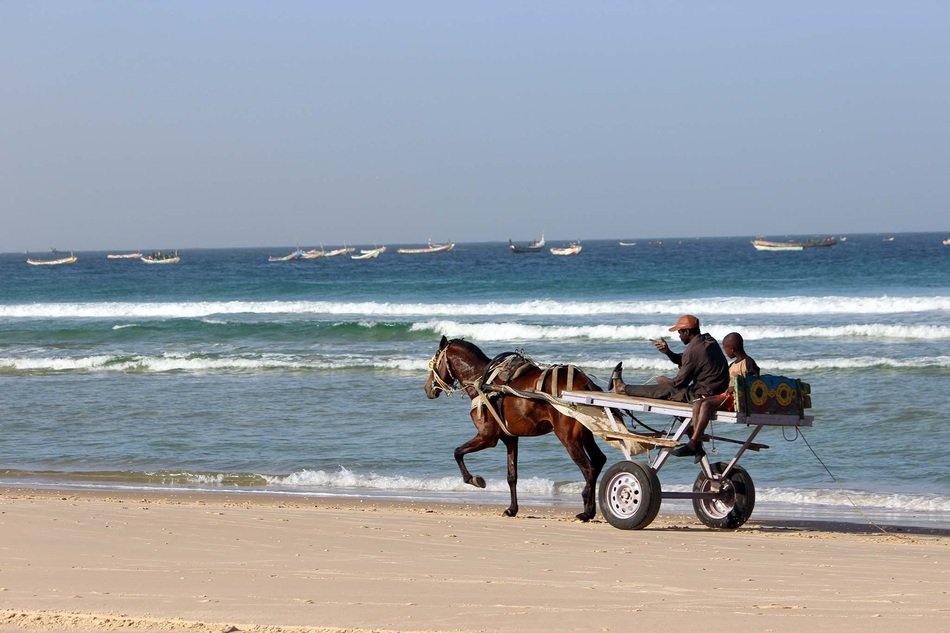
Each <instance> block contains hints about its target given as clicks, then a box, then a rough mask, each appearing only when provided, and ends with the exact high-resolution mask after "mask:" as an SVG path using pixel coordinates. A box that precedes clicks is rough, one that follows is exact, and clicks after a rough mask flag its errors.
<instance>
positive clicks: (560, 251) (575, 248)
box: [551, 242, 584, 257]
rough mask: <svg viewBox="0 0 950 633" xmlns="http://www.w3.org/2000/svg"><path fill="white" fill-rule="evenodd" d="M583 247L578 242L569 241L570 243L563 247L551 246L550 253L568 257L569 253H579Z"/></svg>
mask: <svg viewBox="0 0 950 633" xmlns="http://www.w3.org/2000/svg"><path fill="white" fill-rule="evenodd" d="M583 249H584V247H583V246H581V245H580V242H571V243H570V244H568V245H567V246H565V247H563V248H557V247H555V248H552V249H551V254H552V255H560V256H562V257H568V256H571V255H579V254H580V252H581V251H582V250H583Z"/></svg>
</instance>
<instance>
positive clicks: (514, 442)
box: [425, 336, 607, 522]
mask: <svg viewBox="0 0 950 633" xmlns="http://www.w3.org/2000/svg"><path fill="white" fill-rule="evenodd" d="M512 358H517V359H521V360H523V361H525V362H524V364H522V366H521V367H520V369H519V370H518V371H517V372H514V376H513V377H512V376H502V377H497V376H495V375H494V372H493V371H492V370H493V368H494V367H496V366H497V365H498V361H499V360H504V359H509V360H510V359H512ZM544 373H545V372H544V370H542V369H541V368H539V367H538V366H537V365H534V364H533V363H530V362H528V361H527V359H524V357H523V356H522V355H520V354H516V353H514V352H508V353H505V354H500V355H499V356H497V357H496V358H495V360H494V361H489V359H488V357H487V356H486V355H485V354H484V352H482V350H481V349H479V348H478V347H477V346H476V345H474V344H472V343H469V342H468V341H465V340H462V339H452V340H448V339H447V338H446V337H445V336H443V337H442V340H441V341H440V342H439V349H438V350H436V353H435V354H434V355H433V356H432V359H431V360H430V361H429V375H428V378H427V379H426V383H425V393H426V396H428V397H429V399H435V398H438V397H439V394H441V393H443V392H445V393H446V394H450V393H452V392H454V391H456V390H457V389H458V388H461V389H462V390H463V391H465V393H467V394H468V396H469V397H470V398H471V399H472V410H471V418H472V423H473V424H474V425H475V437H473V438H472V439H470V440H469V441H467V442H465V443H464V444H462V445H461V446H459V447H458V448H456V449H455V461H456V462H457V463H458V467H459V470H460V471H461V473H462V480H463V481H464V482H465V483H467V484H470V485H472V486H475V487H477V488H484V487H485V480H484V479H483V478H482V477H481V476H479V475H474V476H473V475H472V474H471V473H470V472H469V470H468V468H466V466H465V459H464V458H465V456H466V455H467V454H469V453H474V452H476V451H480V450H483V449H486V448H492V447H494V446H497V444H498V440H501V441H502V443H503V444H504V445H505V447H506V448H507V450H508V488H509V490H510V493H511V504H510V505H509V506H508V508H507V509H506V510H505V511H504V513H503V515H504V516H508V517H513V516H516V515H517V514H518V492H517V486H518V438H519V437H535V436H539V435H545V434H547V433H550V432H552V431H553V432H554V434H555V435H556V436H557V438H558V439H559V440H561V444H563V445H564V448H565V449H566V450H567V453H568V455H570V457H571V459H572V460H574V463H575V464H577V467H578V468H579V469H580V471H581V474H582V475H583V477H584V482H585V485H584V491H583V493H582V494H581V497H582V499H583V501H584V511H583V512H581V513H580V514H578V515H577V519H578V520H580V521H584V522H587V521H590V520H591V519H593V518H594V516H595V515H596V507H595V493H594V491H595V486H596V485H597V477H598V476H599V475H600V471H601V470H602V469H603V467H604V463H605V462H606V461H607V458H606V456H605V455H604V453H603V451H601V450H600V447H599V446H597V442H596V441H595V440H594V435H593V434H592V433H591V432H590V430H589V429H588V428H587V427H585V426H584V425H583V424H581V423H580V422H578V421H577V420H576V419H574V418H572V417H570V416H568V415H566V414H564V413H562V412H561V411H559V410H558V409H557V408H555V407H554V406H552V405H551V404H550V403H549V402H548V401H547V400H545V399H541V398H539V399H536V398H532V397H522V396H518V395H512V394H511V393H510V392H507V393H502V394H497V395H496V396H495V400H496V402H490V401H487V400H486V398H485V395H484V394H485V392H486V389H487V390H488V391H497V389H493V386H497V385H506V386H507V387H510V388H513V389H517V390H519V391H535V389H536V388H537V391H543V392H545V393H548V394H552V395H554V396H559V395H560V394H561V392H562V391H563V390H564V389H566V388H574V389H582V390H588V391H602V389H601V388H600V387H599V386H597V385H596V384H595V383H594V382H593V381H592V380H591V379H590V377H588V376H587V375H586V374H584V373H583V372H582V371H580V370H578V369H575V368H570V373H571V374H572V375H573V387H568V386H567V383H568V380H569V377H568V373H569V372H568V371H560V372H557V373H552V372H550V371H548V372H547V375H543V374H544ZM539 378H540V379H541V384H539ZM555 380H556V384H554V385H552V384H551V383H552V382H554V381H555ZM492 407H494V408H495V412H494V413H493V412H492V411H491V410H490V409H491V408H492Z"/></svg>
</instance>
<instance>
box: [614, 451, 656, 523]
mask: <svg viewBox="0 0 950 633" xmlns="http://www.w3.org/2000/svg"><path fill="white" fill-rule="evenodd" d="M661 500H662V494H661V490H660V480H659V479H658V478H657V476H656V471H654V470H653V469H652V468H650V467H649V466H644V465H643V464H641V463H639V462H632V461H623V462H617V463H616V464H614V465H613V466H611V467H610V468H608V469H607V472H606V473H605V474H604V475H603V476H602V477H601V480H600V490H599V494H598V501H599V502H600V512H601V514H603V515H604V519H606V520H607V523H609V524H610V525H612V526H614V527H615V528H618V529H621V530H642V529H643V528H645V527H646V526H648V525H650V524H651V523H652V522H653V519H655V518H656V515H657V514H658V513H659V512H660V501H661Z"/></svg>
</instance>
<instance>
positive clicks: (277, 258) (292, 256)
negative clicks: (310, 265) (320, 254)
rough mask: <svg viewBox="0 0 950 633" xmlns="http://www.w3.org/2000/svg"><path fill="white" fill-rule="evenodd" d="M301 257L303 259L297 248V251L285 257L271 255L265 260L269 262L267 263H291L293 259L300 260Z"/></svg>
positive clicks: (300, 251) (301, 252)
mask: <svg viewBox="0 0 950 633" xmlns="http://www.w3.org/2000/svg"><path fill="white" fill-rule="evenodd" d="M301 257H303V251H302V250H300V249H299V248H298V249H297V250H295V251H294V252H293V253H289V254H287V255H280V256H277V255H271V256H270V257H268V258H267V261H269V262H291V261H294V260H295V259H300V258H301Z"/></svg>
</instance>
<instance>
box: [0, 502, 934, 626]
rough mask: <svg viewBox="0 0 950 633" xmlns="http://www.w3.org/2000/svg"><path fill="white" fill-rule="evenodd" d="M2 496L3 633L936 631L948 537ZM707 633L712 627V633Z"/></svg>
mask: <svg viewBox="0 0 950 633" xmlns="http://www.w3.org/2000/svg"><path fill="white" fill-rule="evenodd" d="M500 510H501V509H500V508H495V507H487V506H486V507H482V506H469V505H453V504H431V503H417V504H410V503H392V502H386V501H380V500H366V501H359V500H353V501H337V500H328V499H319V498H303V499H302V498H293V499H278V498H273V497H266V496H262V495H227V494H163V495H160V496H159V495H154V494H142V493H139V494H126V493H106V492H80V493H77V492H75V491H47V490H30V489H5V490H2V491H0V534H2V541H0V551H2V552H3V555H2V559H0V561H2V562H0V631H2V632H3V633H7V632H9V631H23V630H36V631H73V632H76V631H107V630H118V629H121V630H131V631H176V630H188V631H218V632H221V631H235V630H241V631H342V630H346V631H511V632H515V631H518V632H522V633H524V632H539V633H540V632H550V631H598V632H603V631H629V630H642V631H661V630H662V631H677V630H686V629H691V628H694V627H695V626H696V625H697V622H698V621H699V620H701V621H706V622H709V621H714V622H717V623H719V625H717V627H716V628H722V627H728V628H730V629H735V630H758V631H779V632H781V631H789V632H792V631H802V630H805V629H806V628H807V629H808V630H809V631H812V632H813V631H857V630H860V631H862V632H868V631H882V632H884V631H887V632H892V631H894V630H897V629H900V630H908V631H924V632H928V631H933V632H938V631H947V630H948V629H950V599H948V591H950V570H948V564H947V563H948V561H950V549H948V545H950V534H948V533H947V531H940V530H928V529H919V528H899V527H894V526H888V527H887V528H886V529H887V533H885V532H882V531H881V530H880V529H878V528H877V527H874V526H861V525H854V524H838V523H822V522H802V521H778V520H775V521H770V520H763V519H756V518H755V517H753V519H752V520H751V521H750V522H749V523H748V524H746V526H744V528H743V529H741V530H739V531H736V532H718V531H713V530H709V529H707V528H705V527H704V526H702V525H701V524H700V523H699V522H698V521H697V520H696V519H695V518H694V517H688V516H664V515H661V516H660V518H659V519H658V520H657V521H656V522H655V523H654V524H652V525H651V526H650V528H649V529H647V530H643V531H622V530H617V529H615V528H613V527H611V526H610V525H608V524H606V523H605V522H603V521H602V520H597V521H595V522H592V523H589V524H583V523H578V522H576V521H574V520H573V518H572V517H573V515H572V514H571V512H570V511H567V510H564V509H550V508H542V509H537V508H523V509H522V513H521V515H520V516H519V517H517V518H514V519H510V518H504V517H502V516H500V514H499V513H500ZM720 625H721V626H720Z"/></svg>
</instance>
